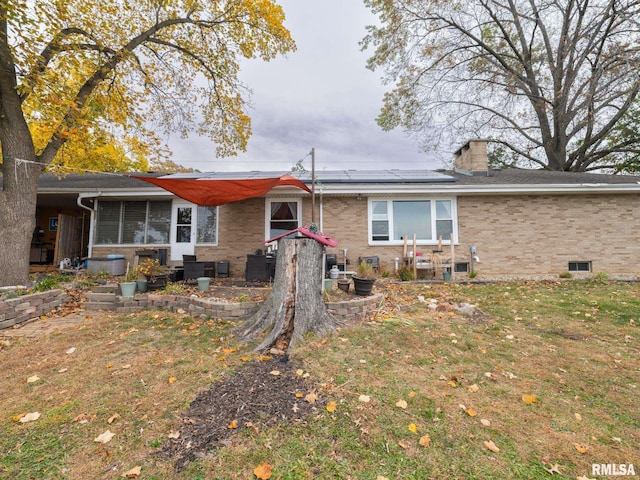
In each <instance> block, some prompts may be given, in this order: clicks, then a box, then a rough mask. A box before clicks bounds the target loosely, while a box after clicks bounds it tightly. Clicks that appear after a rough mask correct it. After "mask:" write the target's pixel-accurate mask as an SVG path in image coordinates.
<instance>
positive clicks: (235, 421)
mask: <svg viewBox="0 0 640 480" xmlns="http://www.w3.org/2000/svg"><path fill="white" fill-rule="evenodd" d="M227 428H230V429H234V428H238V421H237V420H231V423H230V424H229V425H227Z"/></svg>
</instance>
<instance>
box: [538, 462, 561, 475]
mask: <svg viewBox="0 0 640 480" xmlns="http://www.w3.org/2000/svg"><path fill="white" fill-rule="evenodd" d="M542 468H544V469H545V470H546V471H547V472H549V473H550V474H551V475H553V474H554V473H557V474H558V475H562V472H560V470H559V468H560V465H558V464H557V463H554V464H553V465H551V468H547V467H542Z"/></svg>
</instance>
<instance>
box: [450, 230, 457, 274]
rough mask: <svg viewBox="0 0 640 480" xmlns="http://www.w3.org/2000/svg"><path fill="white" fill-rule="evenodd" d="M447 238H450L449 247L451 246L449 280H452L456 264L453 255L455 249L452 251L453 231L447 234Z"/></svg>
mask: <svg viewBox="0 0 640 480" xmlns="http://www.w3.org/2000/svg"><path fill="white" fill-rule="evenodd" d="M449 239H450V240H451V243H450V247H451V280H452V281H453V272H454V271H455V266H456V257H455V251H454V245H453V233H452V234H451V235H450V236H449Z"/></svg>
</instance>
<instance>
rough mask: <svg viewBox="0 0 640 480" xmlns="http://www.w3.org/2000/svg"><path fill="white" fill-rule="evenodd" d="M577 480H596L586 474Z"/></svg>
mask: <svg viewBox="0 0 640 480" xmlns="http://www.w3.org/2000/svg"><path fill="white" fill-rule="evenodd" d="M576 480H596V479H595V478H589V477H587V476H586V475H580V476H579V477H576Z"/></svg>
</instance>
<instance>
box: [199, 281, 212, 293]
mask: <svg viewBox="0 0 640 480" xmlns="http://www.w3.org/2000/svg"><path fill="white" fill-rule="evenodd" d="M197 280H198V290H200V291H201V292H206V291H207V290H209V282H211V278H209V277H198V278H197Z"/></svg>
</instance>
